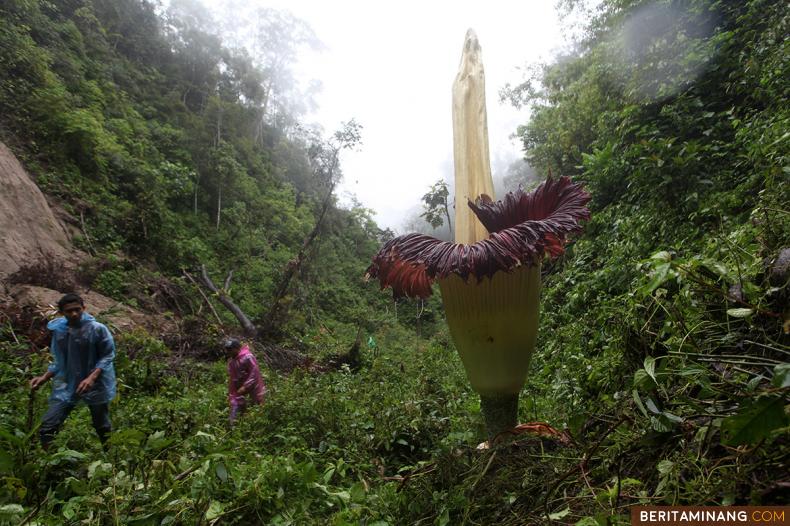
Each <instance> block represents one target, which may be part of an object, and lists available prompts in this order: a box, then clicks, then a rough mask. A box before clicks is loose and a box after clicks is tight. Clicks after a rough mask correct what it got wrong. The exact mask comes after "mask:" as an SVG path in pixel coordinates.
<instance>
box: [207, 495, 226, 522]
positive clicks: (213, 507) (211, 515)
mask: <svg viewBox="0 0 790 526" xmlns="http://www.w3.org/2000/svg"><path fill="white" fill-rule="evenodd" d="M224 509H225V505H224V504H222V503H221V502H219V501H217V500H212V501H211V504H209V507H208V509H207V510H206V520H207V521H211V520H214V519H216V518H217V517H220V516H221V515H222V513H223V510H224Z"/></svg>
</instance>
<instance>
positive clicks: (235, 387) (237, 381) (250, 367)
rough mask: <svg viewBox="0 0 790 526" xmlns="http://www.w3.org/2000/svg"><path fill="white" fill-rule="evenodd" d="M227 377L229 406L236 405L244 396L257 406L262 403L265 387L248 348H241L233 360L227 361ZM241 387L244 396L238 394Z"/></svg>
mask: <svg viewBox="0 0 790 526" xmlns="http://www.w3.org/2000/svg"><path fill="white" fill-rule="evenodd" d="M228 376H230V381H229V382H228V401H229V402H230V404H231V405H238V404H239V402H242V400H243V399H244V397H245V396H246V395H249V396H250V397H252V399H253V400H254V401H255V402H256V403H258V404H260V403H261V402H263V395H264V393H266V386H265V385H264V383H263V377H262V376H261V370H260V368H259V367H258V361H257V360H256V359H255V356H253V355H252V353H251V352H250V348H249V347H248V346H246V345H245V346H244V347H242V348H241V350H240V351H239V354H237V355H236V357H235V358H231V359H230V360H228ZM242 386H244V390H245V392H246V395H240V394H238V391H239V389H241V387H242Z"/></svg>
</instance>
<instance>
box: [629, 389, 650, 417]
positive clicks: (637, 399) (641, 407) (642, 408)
mask: <svg viewBox="0 0 790 526" xmlns="http://www.w3.org/2000/svg"><path fill="white" fill-rule="evenodd" d="M631 395H632V396H633V397H634V402H635V403H636V407H638V408H639V410H640V411H641V412H642V414H643V415H645V418H647V417H648V416H649V415H648V414H647V409H645V406H644V404H643V403H642V397H641V396H639V393H638V392H637V390H636V389H634V390H633V391H631Z"/></svg>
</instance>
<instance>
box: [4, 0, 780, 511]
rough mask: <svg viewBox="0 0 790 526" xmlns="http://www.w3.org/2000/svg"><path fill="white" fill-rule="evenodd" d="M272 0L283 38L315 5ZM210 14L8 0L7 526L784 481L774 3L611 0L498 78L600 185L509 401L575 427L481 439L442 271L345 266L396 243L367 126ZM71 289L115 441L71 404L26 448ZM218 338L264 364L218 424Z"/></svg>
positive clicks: (773, 487)
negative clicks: (418, 286) (416, 282)
mask: <svg viewBox="0 0 790 526" xmlns="http://www.w3.org/2000/svg"><path fill="white" fill-rule="evenodd" d="M584 6H585V2H563V3H561V6H560V7H561V8H563V9H566V10H570V12H571V14H572V13H573V11H574V9H583V8H584ZM270 21H271V22H272V24H274V25H273V26H270V27H269V29H270V30H271V31H275V29H278V30H282V32H278V33H277V35H278V38H281V39H283V38H284V39H285V40H286V41H288V42H289V43H288V45H289V46H293V47H292V48H289V50H291V51H293V52H294V53H296V52H297V50H298V45H297V41H298V40H299V39H300V38H303V37H304V35H303V33H301V32H300V31H304V28H302V26H300V25H299V24H297V23H296V22H294V21H293V20H292V19H290V18H288V17H286V16H285V15H283V16H282V17H279V16H277V17H275V16H273V17H272V19H271V20H270ZM277 24H280V25H279V26H278V25H277ZM220 25H221V24H220V23H219V22H216V21H215V20H214V19H213V18H212V17H211V15H210V14H209V12H208V11H206V10H205V9H204V8H202V7H201V6H200V4H199V3H196V2H190V1H186V0H184V1H178V2H171V5H170V8H169V9H167V10H165V9H163V8H161V6H156V5H154V4H152V3H149V2H147V1H145V0H90V1H89V0H68V1H57V2H38V1H35V0H9V1H6V2H4V3H3V4H2V5H1V6H0V116H1V117H0V140H1V141H2V143H4V144H2V143H0V177H2V186H3V188H4V191H3V193H2V195H0V282H1V287H0V393H2V395H3V396H2V401H0V422H2V424H0V524H5V523H9V524H18V523H27V524H140V525H148V524H150V525H160V524H162V525H165V524H185V525H186V524H189V525H192V524H277V525H285V524H294V525H308V524H315V525H325V524H333V525H345V524H348V525H351V524H366V525H368V526H373V525H377V526H385V525H400V524H435V525H440V526H444V525H448V524H505V525H508V524H512V525H516V524H518V525H521V524H578V525H583V526H589V525H609V524H628V513H629V512H628V508H629V507H631V506H634V505H648V504H650V505H670V504H673V505H728V504H737V505H749V504H752V505H768V504H771V505H787V504H788V503H789V501H790V492H788V488H789V487H790V479H788V472H789V471H790V470H788V468H789V467H790V456H788V452H790V443H788V430H789V429H790V427H789V426H790V419H789V418H788V395H789V394H790V367H789V366H788V356H790V288H789V287H790V270H789V269H790V264H788V262H790V184H789V183H790V132H788V129H790V126H788V125H790V104H788V102H790V100H789V99H790V97H788V95H789V94H790V93H789V92H790V84H789V83H788V82H787V79H788V78H790V61H789V60H788V56H790V53H788V51H790V49H788V41H787V39H786V38H784V37H783V36H784V35H787V34H788V32H789V30H790V15H788V13H787V10H786V8H785V6H784V5H783V3H781V2H777V1H769V0H750V1H748V2H740V1H738V2H736V1H716V2H714V1H712V0H693V1H691V2H676V1H666V2H659V3H646V2H640V1H636V0H634V1H630V0H629V1H625V2H622V1H614V0H612V1H604V2H603V3H602V4H601V6H600V9H599V10H597V11H596V12H595V13H594V14H593V15H592V16H591V18H589V19H587V22H586V26H585V30H584V31H583V33H582V34H581V35H580V36H579V39H578V41H577V42H576V43H575V46H574V47H573V48H572V49H569V50H567V51H566V52H565V53H564V54H563V55H562V56H559V57H557V58H556V59H555V60H553V61H551V62H549V63H546V64H543V65H542V66H541V67H540V68H537V69H534V70H533V71H532V76H530V77H528V78H525V79H513V84H512V85H511V86H510V87H509V88H508V89H507V90H506V91H505V92H504V93H503V96H505V97H506V98H507V99H509V100H510V102H512V103H513V104H516V105H519V106H521V107H525V108H529V109H530V120H529V122H525V123H524V124H523V126H521V127H520V128H519V130H518V131H517V133H518V136H519V137H520V138H521V140H522V142H523V144H524V149H525V155H526V157H527V159H528V160H529V162H530V174H532V170H533V169H534V170H535V171H536V173H539V174H542V176H543V177H545V176H547V175H548V174H549V173H553V174H558V175H567V176H571V177H572V178H573V180H574V181H577V182H580V183H583V184H584V185H585V188H586V189H587V190H588V191H589V192H590V194H591V195H592V201H591V203H590V205H589V206H590V209H591V219H590V220H589V221H588V222H586V224H585V227H584V232H583V233H582V234H580V235H578V236H576V237H574V238H573V239H572V241H571V242H570V243H569V244H568V246H567V247H566V250H565V252H564V254H563V255H562V256H561V257H559V258H558V259H556V260H553V261H552V262H550V263H549V262H547V263H546V264H545V265H544V267H543V271H542V280H543V290H542V296H541V317H540V328H539V333H538V344H537V351H536V353H535V355H534V357H533V359H532V363H531V366H530V373H529V375H528V378H527V385H526V386H525V387H524V389H523V390H522V392H521V403H520V406H519V411H520V412H519V416H520V419H521V421H523V422H527V421H533V420H541V421H542V420H545V421H549V422H550V423H551V424H552V425H554V426H556V427H557V428H559V429H562V430H564V431H566V433H567V435H568V436H569V437H571V440H570V441H569V442H567V443H564V442H562V441H560V440H556V439H554V438H550V437H542V438H539V437H536V436H530V435H521V436H519V437H514V438H512V439H511V440H506V441H504V443H502V444H501V445H499V446H497V447H494V448H492V449H489V450H479V449H478V448H477V445H478V444H479V443H480V442H481V441H482V440H484V439H485V430H484V428H483V421H482V419H481V415H480V399H479V396H478V395H477V394H476V393H475V392H474V391H473V390H472V388H471V387H470V386H469V384H468V381H467V379H466V376H465V373H464V369H463V367H462V365H461V363H460V361H459V359H458V356H457V353H456V350H455V348H454V344H453V341H452V338H451V336H450V334H449V331H448V329H447V326H446V323H445V320H444V310H443V307H442V302H441V296H440V294H439V293H438V287H436V290H435V291H434V292H435V293H434V294H433V296H431V297H430V298H429V299H427V300H424V301H416V302H415V301H408V300H397V301H395V300H393V299H392V296H391V294H389V293H388V292H387V293H382V292H381V291H379V290H378V287H377V286H376V284H374V283H365V282H364V281H363V276H364V274H365V271H366V269H367V268H368V265H369V264H370V262H371V258H372V256H373V255H374V254H375V253H376V251H377V250H378V249H379V248H380V247H381V246H382V245H383V244H384V243H386V242H387V241H389V240H390V239H391V238H392V237H393V233H392V232H390V231H388V230H386V229H382V228H380V227H379V226H378V225H376V223H375V221H374V220H373V219H372V218H373V215H374V213H373V211H372V210H368V209H366V208H364V207H363V206H361V205H359V204H354V205H352V206H349V207H343V206H341V205H340V204H339V203H338V198H337V195H336V194H337V184H338V181H339V180H340V178H341V177H342V164H339V158H340V154H341V152H343V151H346V150H348V149H352V148H358V147H360V145H364V129H363V128H362V127H361V126H359V125H358V124H357V123H356V122H354V121H353V119H350V120H349V121H348V122H347V123H346V124H345V125H344V126H343V127H341V129H339V130H337V131H330V132H324V131H322V130H319V129H315V128H312V127H310V126H308V125H306V124H305V123H303V122H302V120H301V119H302V113H301V109H300V105H299V104H297V103H296V102H294V101H295V100H296V99H299V96H300V94H299V93H296V92H295V90H296V88H295V86H294V85H291V84H289V83H288V82H289V81H288V75H286V74H284V73H288V71H286V69H287V66H288V61H287V60H285V62H284V63H279V64H280V66H283V64H284V65H285V66H283V67H286V69H282V70H278V71H279V73H282V74H281V75H279V76H276V77H275V75H274V73H272V72H273V71H274V70H273V69H272V68H271V67H269V68H267V64H266V63H262V62H261V60H263V59H262V58H261V57H262V56H266V55H261V56H252V55H251V54H250V53H249V52H248V51H247V50H245V49H243V48H240V47H237V46H235V45H233V42H234V40H233V38H234V35H229V34H225V33H222V31H220V30H219V29H218V28H219V27H220ZM299 28H301V29H299ZM640 28H641V29H640ZM644 28H649V31H648V30H645V29H644ZM224 31H227V29H225V30H224ZM289 31H290V33H289ZM236 36H238V35H236ZM291 38H292V39H293V40H292V41H291V40H289V39H291ZM513 45H514V46H519V45H520V44H519V43H518V42H514V44H513ZM283 57H285V59H288V54H285V55H283V56H282V57H279V58H283ZM289 60H290V59H289ZM268 65H269V66H271V64H268ZM275 80H276V82H275ZM349 117H352V116H349ZM414 133H420V130H419V129H415V130H414ZM6 145H7V146H6ZM382 162H386V160H382ZM204 272H205V276H206V277H205V278H204V277H203V275H204ZM206 279H209V280H211V281H212V283H213V284H214V285H215V290H214V291H212V290H210V287H209V286H207V285H206V283H205V281H206ZM221 285H222V286H221ZM70 290H78V291H80V292H82V293H84V294H85V297H86V299H87V303H88V305H87V306H88V309H89V311H90V312H92V313H93V314H96V315H98V317H99V319H100V321H103V322H105V323H107V324H108V325H109V326H110V329H111V330H112V331H113V333H114V335H115V339H116V343H117V346H118V355H117V358H116V368H117V373H118V379H119V385H118V393H119V394H118V397H117V398H116V400H115V401H113V403H112V405H111V411H112V420H113V426H114V429H115V431H114V432H113V434H112V437H111V439H110V441H109V445H108V448H107V449H106V450H105V449H102V448H101V446H100V444H99V442H98V441H97V440H96V439H95V437H94V436H93V430H92V429H91V427H90V419H89V417H88V413H87V410H86V409H85V408H81V409H78V410H76V411H75V413H74V415H73V416H72V417H70V419H69V420H68V422H67V424H66V425H65V427H64V428H63V430H62V431H61V432H60V434H59V435H58V437H57V439H56V441H55V446H54V447H53V448H52V449H50V450H49V451H47V452H44V451H42V450H41V449H40V448H39V446H38V443H37V440H36V438H37V428H38V421H39V419H40V418H41V415H42V414H43V413H44V411H45V410H46V407H47V403H46V400H45V398H46V395H45V394H44V392H43V391H48V388H47V389H45V390H42V391H40V392H38V393H37V394H30V393H31V391H30V390H29V388H28V386H27V380H29V379H30V378H31V377H33V376H34V375H38V374H41V373H43V371H44V370H45V369H46V365H47V363H48V361H49V353H48V350H47V345H48V344H49V338H48V335H47V333H46V330H45V325H46V321H47V319H48V317H49V316H51V315H52V312H47V311H49V310H50V309H51V304H52V302H53V301H55V300H56V299H57V298H58V297H59V295H60V294H61V293H65V292H68V291H70ZM47 304H49V305H47ZM234 309H235V313H234ZM239 313H241V314H243V315H244V317H242V316H241V315H240V314H239ZM245 319H246V323H245V322H244V320H245ZM228 335H235V336H243V337H244V338H245V339H246V340H247V341H250V343H251V345H252V350H253V352H254V353H255V354H257V355H258V357H259V360H260V362H261V364H262V365H264V367H263V374H264V378H265V379H266V382H267V386H268V393H267V395H266V399H265V402H264V404H263V405H262V406H260V407H255V408H253V409H251V410H250V411H249V412H248V413H247V414H246V415H244V418H242V419H241V421H240V423H239V424H238V425H237V426H235V427H232V428H231V427H229V426H228V421H227V419H228V408H227V405H228V403H227V372H226V365H225V360H224V359H222V352H221V349H220V341H221V339H222V338H223V337H225V336H228Z"/></svg>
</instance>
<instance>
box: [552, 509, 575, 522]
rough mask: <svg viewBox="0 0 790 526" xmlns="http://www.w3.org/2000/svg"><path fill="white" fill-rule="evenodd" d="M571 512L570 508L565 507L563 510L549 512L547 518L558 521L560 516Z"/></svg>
mask: <svg viewBox="0 0 790 526" xmlns="http://www.w3.org/2000/svg"><path fill="white" fill-rule="evenodd" d="M570 512H571V509H570V508H565V509H564V510H560V511H556V512H554V513H549V519H551V520H553V521H558V520H560V519H561V518H563V517H565V516H566V515H568V514H569V513H570Z"/></svg>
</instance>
